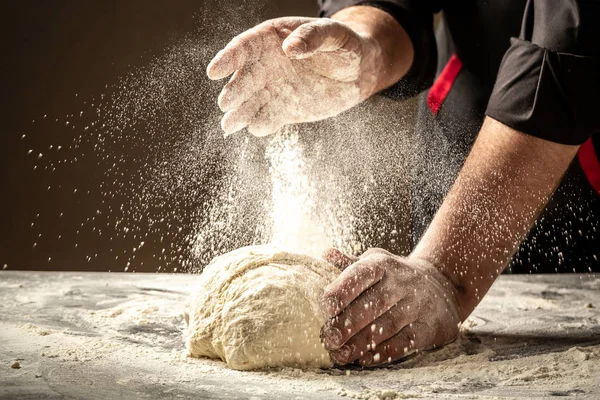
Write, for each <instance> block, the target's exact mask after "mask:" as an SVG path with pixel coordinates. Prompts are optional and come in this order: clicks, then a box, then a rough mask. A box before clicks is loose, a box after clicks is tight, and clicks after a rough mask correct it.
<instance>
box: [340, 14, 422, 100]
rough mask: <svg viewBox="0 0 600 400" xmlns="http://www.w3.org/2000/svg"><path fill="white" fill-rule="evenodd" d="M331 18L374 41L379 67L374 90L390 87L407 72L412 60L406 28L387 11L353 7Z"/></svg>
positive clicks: (410, 44) (411, 48) (410, 45)
mask: <svg viewBox="0 0 600 400" xmlns="http://www.w3.org/2000/svg"><path fill="white" fill-rule="evenodd" d="M331 19H334V20H337V21H340V22H343V23H345V24H346V25H348V26H349V27H351V28H352V29H353V30H354V31H355V32H357V33H358V34H360V35H362V36H364V37H367V38H369V39H371V40H373V42H374V43H375V44H376V49H377V51H378V52H379V57H380V66H379V69H378V72H377V75H378V76H377V81H376V82H377V83H376V85H375V89H374V90H373V93H370V94H369V95H372V94H374V93H377V92H379V91H381V90H383V89H386V88H388V87H390V86H392V85H393V84H394V83H396V82H398V81H399V80H400V79H402V78H403V77H404V75H406V73H407V72H408V70H409V69H410V67H411V65H412V62H413V56H414V51H413V46H412V43H411V40H410V38H409V37H408V34H407V33H406V31H405V30H404V29H403V28H402V26H400V24H399V23H398V22H397V21H396V20H395V19H394V18H393V17H392V16H391V15H389V14H388V13H386V12H385V11H382V10H380V9H378V8H375V7H369V6H354V7H348V8H345V9H343V10H341V11H338V12H337V13H335V14H334V15H332V17H331Z"/></svg>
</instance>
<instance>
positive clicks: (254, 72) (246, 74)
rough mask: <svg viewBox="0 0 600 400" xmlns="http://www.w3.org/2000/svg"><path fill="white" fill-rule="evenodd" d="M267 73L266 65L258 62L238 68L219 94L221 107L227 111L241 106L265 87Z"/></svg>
mask: <svg viewBox="0 0 600 400" xmlns="http://www.w3.org/2000/svg"><path fill="white" fill-rule="evenodd" d="M266 83H267V74H266V72H265V67H264V66H263V65H262V64H261V63H260V62H256V63H254V64H251V65H247V66H245V67H244V68H242V69H240V70H237V71H236V72H235V73H234V74H233V76H232V77H231V80H230V81H229V82H228V83H227V84H226V85H225V87H224V88H223V90H222V91H221V94H220V95H219V100H218V103H219V107H220V108H221V111H223V112H227V111H231V110H233V109H235V108H237V107H239V106H240V105H241V104H242V103H244V102H245V101H246V100H248V99H249V98H250V97H252V96H253V95H254V94H255V93H256V92H258V91H259V90H261V89H264V88H265V85H266Z"/></svg>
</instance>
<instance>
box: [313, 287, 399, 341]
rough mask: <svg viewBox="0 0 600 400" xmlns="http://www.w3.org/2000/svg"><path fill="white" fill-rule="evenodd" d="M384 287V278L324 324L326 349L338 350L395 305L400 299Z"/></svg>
mask: <svg viewBox="0 0 600 400" xmlns="http://www.w3.org/2000/svg"><path fill="white" fill-rule="evenodd" d="M386 286H388V285H386V284H385V277H384V278H383V279H382V280H381V281H380V282H379V283H377V284H376V285H374V286H373V287H371V288H369V289H367V290H366V291H365V292H364V293H363V294H362V295H361V296H360V297H358V298H357V299H356V300H355V301H353V302H352V303H351V304H350V305H349V306H348V307H346V308H345V309H344V311H342V312H341V313H340V314H339V315H337V316H336V317H334V318H332V319H331V320H329V321H328V322H327V323H326V324H325V326H324V327H323V335H322V336H323V344H324V345H325V348H326V349H328V350H331V349H337V348H339V347H340V346H342V345H343V344H344V343H346V342H347V341H348V340H349V339H350V338H351V337H353V336H354V335H355V334H357V333H359V332H360V331H362V330H363V329H364V328H365V327H367V326H372V322H373V321H375V320H376V319H378V318H379V317H380V316H382V315H384V314H385V313H387V312H388V311H389V310H390V309H392V308H393V307H394V306H395V305H396V304H397V302H398V300H400V299H398V298H397V295H396V294H395V293H390V290H389V289H388V288H387V287H386ZM398 330H399V329H398ZM398 330H396V332H398ZM394 333H395V332H394Z"/></svg>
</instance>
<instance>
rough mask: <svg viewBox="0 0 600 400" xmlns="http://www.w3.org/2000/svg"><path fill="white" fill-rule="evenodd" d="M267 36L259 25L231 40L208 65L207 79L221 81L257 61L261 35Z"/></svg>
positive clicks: (261, 39) (261, 41)
mask: <svg viewBox="0 0 600 400" xmlns="http://www.w3.org/2000/svg"><path fill="white" fill-rule="evenodd" d="M267 34H268V32H267V31H266V30H265V29H264V27H263V26H261V25H259V26H256V27H254V28H252V29H250V30H248V31H246V32H244V33H242V34H240V35H238V36H236V37H235V38H233V39H232V40H231V42H229V44H227V46H225V48H224V49H223V50H221V51H219V52H218V53H217V55H216V56H215V58H213V59H212V61H211V62H210V63H209V64H208V67H207V68H206V74H207V75H208V77H209V78H210V79H213V80H217V79H223V78H225V77H227V76H229V75H231V74H233V73H234V72H235V71H237V70H238V69H241V68H242V67H243V66H244V65H245V64H248V63H252V62H255V61H257V60H258V59H259V58H260V54H261V47H262V43H263V38H262V35H267Z"/></svg>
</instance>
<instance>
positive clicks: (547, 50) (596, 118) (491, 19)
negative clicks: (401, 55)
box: [320, 0, 600, 148]
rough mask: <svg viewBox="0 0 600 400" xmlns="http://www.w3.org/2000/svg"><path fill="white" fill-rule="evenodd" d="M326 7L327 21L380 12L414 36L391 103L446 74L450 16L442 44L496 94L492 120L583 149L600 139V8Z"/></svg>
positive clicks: (416, 0)
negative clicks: (439, 15) (443, 53)
mask: <svg viewBox="0 0 600 400" xmlns="http://www.w3.org/2000/svg"><path fill="white" fill-rule="evenodd" d="M320 3H321V16H330V15H332V14H333V13H335V12H337V11H339V10H341V9H342V8H345V7H348V6H352V5H370V6H373V7H377V8H380V9H383V10H385V11H387V12H388V13H389V14H391V15H392V16H393V17H394V18H395V19H396V20H397V21H398V22H399V23H400V24H401V25H402V27H403V28H404V29H405V30H406V31H407V33H408V35H409V37H410V38H411V41H412V43H413V47H414V50H415V58H414V61H413V65H412V67H411V69H410V71H409V72H408V74H407V75H406V76H405V77H404V78H403V79H402V80H401V81H400V82H398V83H397V84H396V85H395V86H394V87H392V88H391V89H389V90H388V91H387V94H388V95H390V96H393V97H395V98H402V97H407V96H413V95H415V94H417V93H419V92H421V91H423V90H424V89H426V88H428V87H430V86H431V84H432V82H433V79H434V76H435V74H436V71H439V68H438V60H437V58H438V51H437V50H438V49H437V47H436V40H435V36H434V32H433V18H432V16H433V14H434V13H436V12H439V11H442V10H443V11H444V13H443V18H444V24H445V27H446V33H447V34H446V35H445V37H443V40H445V41H446V42H447V44H448V47H452V48H453V50H454V52H455V53H456V55H457V56H458V58H459V59H460V60H461V62H462V64H463V67H464V68H466V69H467V70H468V71H469V72H470V73H472V74H473V75H474V76H476V77H477V79H478V80H479V81H480V82H481V85H480V87H481V90H482V91H483V92H489V93H485V94H486V95H484V96H483V98H485V99H486V100H487V99H489V101H488V102H487V109H486V111H485V113H486V114H487V115H489V116H490V117H492V118H494V119H496V120H499V121H501V122H502V123H504V124H506V125H508V126H510V127H512V128H514V129H517V130H519V131H521V132H524V133H527V134H530V135H533V136H536V137H540V138H543V139H546V140H550V141H553V142H557V143H563V144H572V145H576V144H582V143H583V142H585V141H586V140H587V139H588V138H590V137H591V136H593V135H594V134H597V133H600V115H596V114H600V107H599V106H600V0H560V1H550V0H529V1H526V0H463V1H460V0H454V1H450V0H380V1H360V0H322V1H321V2H320ZM438 43H439V38H438ZM441 50H443V49H441ZM481 97H482V96H480V95H474V96H466V97H465V98H464V101H465V102H469V101H470V99H471V98H472V99H478V98H481ZM473 107H476V105H475V104H473ZM596 142H597V141H596ZM596 144H597V143H596ZM596 147H597V148H598V146H596Z"/></svg>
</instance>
